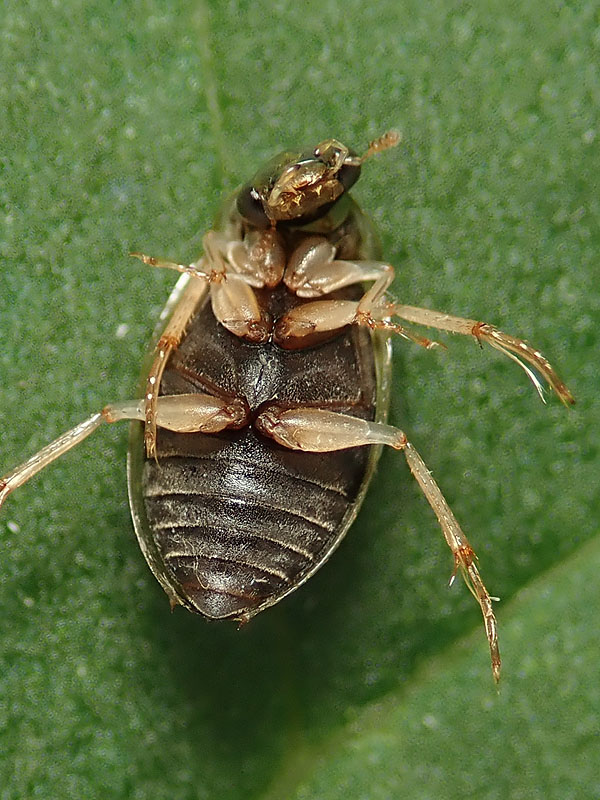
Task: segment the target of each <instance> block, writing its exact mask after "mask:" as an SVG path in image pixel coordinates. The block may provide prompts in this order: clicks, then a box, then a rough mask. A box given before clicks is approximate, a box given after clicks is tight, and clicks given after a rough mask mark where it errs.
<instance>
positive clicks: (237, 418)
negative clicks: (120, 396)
mask: <svg viewBox="0 0 600 800" xmlns="http://www.w3.org/2000/svg"><path fill="white" fill-rule="evenodd" d="M248 416H249V409H248V405H247V403H246V401H245V400H242V399H239V398H235V397H234V398H219V397H213V396H212V395H209V394H180V395H167V396H163V397H159V398H158V404H157V410H156V423H157V424H158V426H159V427H160V428H166V429H168V430H171V431H177V432H178V433H218V432H219V431H222V430H225V429H226V428H241V427H243V426H244V425H246V424H247V423H248ZM136 419H137V420H141V421H144V420H145V419H146V409H145V405H144V400H143V399H139V400H129V401H125V402H122V403H112V404H111V405H108V406H105V407H104V408H103V409H102V411H99V412H97V413H96V414H92V415H91V416H90V417H88V418H87V419H86V420H84V421H83V422H80V423H79V425H76V426H75V427H74V428H71V430H69V431H66V433H63V434H62V435H61V436H59V437H58V438H57V439H55V440H54V441H53V442H51V443H50V444H48V445H46V446H45V447H43V448H42V449H41V450H39V451H38V452H37V453H35V455H33V456H31V458H29V459H27V461H24V462H23V463H22V464H20V465H19V466H18V467H16V469H14V470H13V471H12V472H9V473H8V474H7V475H5V476H4V477H3V478H0V506H1V505H2V503H3V502H4V501H5V500H6V498H7V497H8V495H9V494H10V493H11V492H13V491H14V490H15V489H18V487H19V486H22V485H23V484H24V483H26V482H27V481H28V480H29V479H30V478H33V476H34V475H37V473H38V472H41V470H43V469H44V467H47V466H48V465H49V464H51V463H52V462H53V461H55V460H56V459H57V458H59V457H60V456H62V455H64V453H66V452H67V451H68V450H71V448H73V447H75V446H76V445H78V444H79V443H80V442H82V441H83V440H84V439H87V437H88V436H89V435H90V434H91V433H93V432H94V431H95V430H96V429H97V428H98V427H99V426H100V425H102V423H103V422H108V423H112V422H120V421H121V420H136Z"/></svg>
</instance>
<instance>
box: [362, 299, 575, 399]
mask: <svg viewBox="0 0 600 800" xmlns="http://www.w3.org/2000/svg"><path fill="white" fill-rule="evenodd" d="M375 314H376V316H379V317H381V316H385V317H386V318H387V317H390V316H395V317H400V319H403V320H407V321H408V322H414V323H417V324H418V325H427V326H429V327H432V328H437V329H438V330H442V331H450V332H451V333H462V334H465V335H467V336H474V337H475V339H477V341H478V342H480V343H481V342H487V343H488V344H489V345H491V346H492V347H494V348H496V350H500V351H501V352H502V353H504V354H505V355H507V356H508V357H509V358H512V359H513V360H514V361H516V362H517V363H518V364H519V366H521V367H522V368H523V369H524V370H525V372H526V373H527V375H528V376H529V378H530V379H531V381H532V382H533V384H534V386H535V387H536V389H537V391H538V393H539V395H540V397H541V398H542V400H543V399H544V398H543V395H542V391H541V385H540V382H539V380H538V379H537V376H536V375H535V374H534V373H533V372H532V371H531V370H530V369H529V367H528V366H527V365H526V364H524V363H523V361H526V362H527V363H528V364H530V365H531V366H532V367H533V368H534V369H535V370H537V371H538V372H539V373H540V375H542V377H543V378H544V379H545V380H546V381H547V383H548V385H549V386H550V387H551V388H552V390H553V391H554V392H555V394H556V395H557V397H558V398H559V399H560V400H561V401H562V402H563V403H564V404H565V405H566V406H569V405H572V404H573V403H574V402H575V400H574V398H573V395H572V394H571V392H570V391H569V389H568V388H567V387H566V385H565V384H564V383H563V381H562V380H561V379H560V378H559V376H558V374H557V373H556V371H555V369H554V368H553V367H552V365H551V364H550V362H549V361H548V359H547V358H545V356H543V355H542V353H540V351H539V350H536V349H535V348H534V347H531V345H529V344H527V342H524V341H523V340H522V339H518V338H517V337H516V336H512V335H510V334H508V333H504V332H503V331H500V330H498V328H496V327H494V326H493V325H490V324H488V323H487V322H478V321H477V320H474V319H463V318H462V317H455V316H452V315H451V314H444V313H441V312H440V311H430V310H429V309H426V308H416V307H415V306H405V305H401V304H399V303H394V304H391V305H388V306H380V307H379V309H377V310H376V311H375ZM384 327H385V323H384ZM521 359H523V361H522V360H521Z"/></svg>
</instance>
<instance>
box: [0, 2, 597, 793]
mask: <svg viewBox="0 0 600 800" xmlns="http://www.w3.org/2000/svg"><path fill="white" fill-rule="evenodd" d="M0 27H1V30H0V54H1V55H0V60H1V66H2V70H1V74H2V79H1V80H0V105H1V107H2V110H3V111H2V115H0V141H1V142H2V144H1V146H0V215H1V216H0V220H1V221H0V264H1V267H2V270H1V275H0V336H1V341H2V347H1V348H0V431H1V437H0V472H2V473H3V472H4V471H5V470H6V469H9V468H10V467H12V466H14V465H15V464H17V463H19V462H20V461H22V460H23V459H24V458H26V457H27V456H29V455H30V454H32V453H33V452H35V451H36V450H37V449H39V448H40V447H41V446H43V445H44V444H46V443H47V442H48V441H50V440H51V439H52V438H54V437H55V436H56V435H58V434H59V433H60V432H62V431H64V430H66V429H67V428H69V427H71V426H73V425H74V424H76V423H77V422H78V421H80V420H81V419H83V418H85V417H86V416H87V415H88V414H90V413H91V412H92V411H95V410H98V409H99V408H101V407H102V406H103V405H104V404H105V403H107V402H110V401H111V400H118V399H125V398H127V397H130V396H131V395H132V392H133V391H134V388H135V386H136V384H137V380H138V373H139V371H140V364H141V360H142V357H143V353H144V349H145V346H146V343H147V341H148V339H149V338H150V334H151V331H152V329H153V327H154V325H155V322H156V318H157V316H158V313H159V312H160V308H161V307H162V305H163V303H164V301H165V299H166V296H167V294H168V291H169V287H170V285H172V282H173V281H172V278H171V276H170V275H168V274H167V273H166V272H164V271H159V270H151V269H149V268H147V267H144V266H143V265H142V264H141V263H140V262H139V261H136V260H133V259H129V258H128V257H127V254H128V253H129V252H131V251H143V252H146V253H150V254H152V255H156V256H164V257H173V258H177V259H178V260H184V259H190V260H191V259H193V258H194V257H195V256H197V254H198V252H199V251H200V248H201V241H202V236H203V234H204V233H205V232H206V231H207V230H208V228H209V227H210V225H211V221H212V219H213V218H214V215H215V214H216V212H217V209H218V205H219V202H220V200H221V199H222V197H223V196H224V194H225V193H227V192H230V191H231V190H232V189H233V188H234V186H235V185H236V184H237V183H238V182H241V181H243V180H245V179H246V178H247V177H248V176H249V175H251V174H252V173H253V172H254V171H255V169H256V168H257V167H258V166H259V165H260V164H261V163H262V161H264V160H265V158H267V157H269V156H270V155H272V154H273V153H275V152H277V151H279V150H280V149H282V148H284V147H289V146H292V147H295V146H297V145H300V146H304V145H306V144H310V143H314V142H317V141H319V140H321V139H323V138H326V137H329V136H336V137H337V138H339V139H341V140H342V141H344V142H347V143H348V144H350V145H351V146H353V147H356V148H357V149H360V148H363V147H364V146H365V145H366V143H367V142H368V141H369V140H370V139H372V138H374V137H375V136H377V135H379V134H381V133H383V132H384V131H385V130H387V129H389V128H396V129H398V130H400V131H401V132H402V134H403V144H402V145H401V147H399V148H397V149H396V150H393V151H391V152H389V153H387V154H385V155H382V156H381V157H379V158H377V159H373V160H372V161H370V162H369V163H368V165H366V166H365V169H364V173H363V177H362V179H361V181H360V182H359V184H358V186H357V187H356V191H355V195H356V196H357V198H358V199H359V201H360V203H361V205H362V206H363V207H364V208H365V209H366V210H367V211H369V213H371V214H372V216H373V217H374V219H375V220H376V222H377V224H378V226H379V229H380V231H381V236H382V241H383V247H384V252H385V253H386V257H387V258H389V259H390V261H391V262H392V263H393V264H394V265H395V267H396V268H397V279H396V283H395V286H394V293H395V295H396V297H398V299H399V300H401V301H402V302H406V303H409V304H412V305H422V306H424V307H430V308H439V309H441V310H445V311H448V312H451V313H454V314H462V315H465V316H468V317H472V318H482V319H485V320H487V321H490V322H493V323H495V324H497V325H498V326H499V327H501V328H502V329H504V330H507V331H509V332H512V333H515V334H520V335H523V336H525V337H526V338H527V339H528V340H529V341H530V342H532V343H534V344H535V345H536V346H538V347H540V348H541V349H542V351H543V352H544V353H545V354H546V355H547V356H548V357H549V358H550V360H551V361H552V363H553V364H555V366H556V367H557V368H558V370H559V372H560V373H561V375H562V376H563V377H564V379H565V380H566V381H567V383H568V384H569V386H570V388H571V389H572V390H573V392H574V394H575V396H576V399H577V405H576V406H575V409H574V410H573V411H570V412H567V411H565V409H564V408H562V407H561V406H560V404H559V403H558V402H557V401H556V399H555V398H548V405H547V406H546V407H544V406H542V405H541V404H540V402H539V400H538V398H537V396H536V394H535V392H534V390H533V389H532V387H531V386H530V385H529V383H528V381H527V380H526V378H525V376H524V375H523V374H522V373H521V372H520V371H519V370H518V369H517V368H516V366H515V365H514V364H513V363H512V362H510V361H509V360H507V359H504V358H502V357H501V356H500V355H499V354H497V353H494V352H493V351H490V350H489V349H487V350H484V351H480V350H479V349H478V348H477V347H476V346H475V345H474V343H473V342H470V341H468V340H464V339H463V338H462V337H451V338H448V337H446V338H444V341H445V342H446V343H447V345H448V350H447V351H440V350H438V351H434V352H425V351H423V350H421V349H419V348H417V347H415V346H414V345H409V344H408V343H407V342H404V341H397V342H396V343H395V353H396V354H395V372H396V384H395V391H394V395H393V400H392V421H393V422H394V423H395V424H397V425H399V426H401V427H402V428H403V429H404V430H406V432H407V434H408V436H409V438H410V439H411V440H412V441H413V443H414V444H415V446H416V447H417V448H418V449H419V451H420V452H421V454H422V455H423V457H424V458H425V460H426V462H427V463H428V465H429V467H430V468H431V469H432V471H433V472H434V474H435V476H436V478H437V479H438V480H439V482H440V484H441V486H442V489H443V491H444V492H445V494H446V496H447V498H448V500H449V502H450V504H451V506H452V507H453V509H454V511H455V513H456V516H457V517H458V519H459V520H460V521H461V522H462V523H463V524H464V527H465V530H466V532H467V535H468V536H469V537H470V539H471V541H472V543H473V545H474V547H475V548H476V550H477V552H478V555H479V557H480V567H481V571H482V574H483V576H484V578H485V580H486V583H487V585H488V587H489V589H490V591H491V592H492V593H493V594H498V595H500V596H501V598H502V602H501V603H499V604H498V605H497V611H498V618H499V624H500V636H501V640H500V644H501V648H502V652H503V656H504V673H503V678H502V683H501V690H500V694H499V695H496V693H495V690H494V687H493V684H492V679H491V675H490V670H489V663H488V654H487V648H486V644H485V637H484V634H483V629H482V625H481V622H480V618H479V613H478V610H477V607H476V604H475V603H474V602H473V599H472V598H471V597H470V595H469V594H468V592H467V591H466V589H465V588H464V587H463V586H459V585H458V582H457V584H456V585H455V586H454V587H453V588H452V590H450V591H449V590H448V588H447V579H448V577H449V575H450V571H451V567H452V565H451V559H450V555H449V553H448V551H447V548H446V545H445V544H444V542H443V539H442V536H441V535H440V533H439V531H438V528H437V525H436V522H435V519H434V518H433V515H432V514H431V512H430V510H429V509H428V507H427V504H426V502H425V501H424V499H423V498H422V497H421V496H420V494H419V491H418V490H417V488H416V486H415V485H414V483H413V481H412V479H411V478H410V475H409V474H408V470H407V469H406V467H405V465H404V463H403V459H402V457H401V456H400V455H399V454H396V453H386V454H384V457H383V460H382V462H381V465H380V468H379V473H378V476H377V477H376V480H375V482H374V484H373V487H372V489H371V491H370V493H369V496H368V498H367V501H366V503H365V506H364V508H363V511H362V513H361V515H360V517H359V519H358V520H357V522H356V523H355V525H354V527H353V529H352V531H351V532H350V534H349V536H348V538H347V539H346V541H345V542H344V543H343V545H342V547H341V548H340V550H339V551H338V552H337V553H336V555H335V557H334V558H332V559H331V561H330V562H329V563H328V564H327V565H326V566H325V567H324V568H323V569H322V570H321V571H320V572H319V573H318V574H317V575H316V576H315V577H314V578H313V579H312V580H311V581H310V582H309V583H308V584H307V585H306V586H304V587H303V588H302V589H301V590H299V591H298V592H297V593H296V594H294V595H292V596H291V597H290V598H288V599H286V601H285V602H284V603H282V604H280V605H279V606H277V607H275V608H273V609H271V610H269V611H268V612H267V613H265V614H264V615H261V616H259V617H258V618H257V619H256V620H255V621H253V622H252V624H251V625H249V626H248V627H247V628H245V629H243V630H242V631H239V632H238V631H236V630H235V628H234V627H230V626H228V625H226V624H223V625H217V624H215V625H207V624H205V623H203V621H202V620H200V619H198V618H195V617H193V616H192V615H189V614H186V613H185V612H183V611H178V612H176V613H175V614H173V615H171V614H170V613H169V609H168V603H167V601H166V598H165V597H164V595H163V593H162V590H161V589H160V587H159V586H158V585H157V584H156V583H155V582H154V580H153V578H152V576H151V575H150V574H149V572H148V570H147V568H146V566H145V564H144V562H143V558H142V556H141V554H140V553H139V551H138V549H137V546H136V544H135V540H134V536H133V532H132V527H131V522H130V519H129V513H128V508H127V501H126V492H125V453H126V438H127V437H126V431H125V429H124V428H122V429H119V426H115V427H114V428H111V429H106V430H102V431H99V432H98V433H96V434H95V435H94V437H93V438H92V439H91V440H89V441H88V442H86V443H84V444H82V445H81V446H80V447H78V448H77V449H76V450H75V451H73V452H71V453H69V454H68V455H67V456H65V457H64V458H63V459H61V460H60V461H59V462H58V463H57V464H55V465H53V466H52V467H50V468H49V469H48V470H46V471H44V472H43V473H42V474H41V475H40V476H38V477H36V479H35V480H34V481H32V482H31V483H30V484H28V485H27V486H25V487H23V488H22V489H20V490H19V491H17V492H15V494H14V496H11V498H10V499H9V500H8V501H7V503H6V506H5V507H3V508H2V512H1V514H0V552H1V560H0V563H1V567H0V607H1V608H2V615H1V617H0V775H1V776H2V780H1V781H0V786H1V789H0V797H1V798H2V800H13V798H15V799H16V798H24V797H27V798H29V797H44V798H51V797H57V798H62V797H85V798H96V797H97V798H106V797H119V798H121V797H123V798H125V797H127V798H153V799H154V798H161V797H165V798H170V799H172V800H179V799H180V798H181V800H183V799H184V798H190V799H191V798H219V799H220V800H237V798H244V800H248V799H249V798H260V799H261V800H265V799H266V798H268V800H274V799H275V798H277V800H280V799H281V798H285V800H288V798H311V800H312V798H319V800H329V799H330V798H337V797H340V796H342V793H344V796H345V797H347V798H352V800H354V798H358V799H360V800H362V798H369V800H372V799H374V800H378V799H379V798H396V797H407V798H413V797H414V798H426V797H427V798H430V797H431V798H436V800H437V798H452V797H455V796H461V797H469V796H473V797H475V796H476V797H478V798H506V797H511V798H527V799H528V800H529V799H530V798H537V797H539V798H554V797H556V798H561V800H564V798H570V797H573V798H579V797H595V796H598V795H599V794H600V787H599V786H598V781H597V777H596V775H595V772H597V770H594V768H593V767H594V764H595V762H597V760H598V759H597V757H596V758H595V759H594V754H595V753H597V751H598V724H597V719H596V717H597V715H596V713H595V710H596V709H597V708H598V688H597V687H598V685H599V681H598V678H599V675H598V671H599V670H598V665H597V657H596V654H597V642H598V630H599V628H600V625H599V624H598V613H597V611H598V609H597V606H598V592H597V589H596V585H595V584H596V581H595V577H596V573H597V562H598V536H597V532H598V522H597V519H598V510H599V509H598V500H597V485H598V450H599V436H598V419H599V418H600V409H599V408H598V403H599V401H598V395H599V392H598V378H597V373H598V368H597V353H598V347H599V342H598V326H599V317H600V303H599V302H598V278H599V275H600V273H599V271H598V252H599V250H600V241H599V240H600V235H599V230H598V218H599V211H600V208H599V201H598V193H597V176H598V174H600V164H599V157H598V139H599V136H600V131H599V129H598V111H597V110H598V107H599V100H600V77H599V73H598V70H597V68H596V64H597V63H598V47H599V43H600V36H599V31H600V19H599V16H598V11H597V6H596V4H594V3H591V2H590V3H578V4H572V5H571V6H569V5H567V4H555V5H553V4H548V3H545V2H542V0H537V2H532V3H528V4H522V5H519V6H514V5H507V4H505V3H500V2H497V0H489V2H487V3H482V4H465V3H448V2H447V1H445V2H442V1H441V0H433V2H430V3H426V4H425V3H416V2H412V1H411V0H408V1H407V2H403V3H401V4H400V3H398V2H397V0H393V1H392V0H379V2H377V3H376V4H365V3H359V2H357V0H345V2H344V3H341V2H334V1H333V0H330V1H329V2H320V3H316V2H312V0H309V2H306V3H293V4H292V3H274V2H272V0H271V2H267V1H266V0H254V2H253V3H245V2H241V0H237V1H235V2H230V3H220V4H217V3H209V2H197V0H194V2H191V0H179V1H178V2H177V3H175V2H172V1H171V2H162V3H159V2H156V0H154V1H153V0H146V1H145V2H143V3H139V4H134V3H131V4H124V3H108V2H107V1H106V0H95V2H94V1H93V2H85V3H84V2H77V1H76V0H63V2H61V3H60V4H53V3H47V2H46V3H42V2H30V3H27V4H23V3H19V2H16V0H9V1H8V2H7V3H5V4H4V6H3V19H2V26H0ZM439 338H440V339H442V338H443V335H440V337H439ZM513 598H514V599H513Z"/></svg>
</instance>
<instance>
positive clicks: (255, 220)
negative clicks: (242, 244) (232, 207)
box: [237, 184, 270, 228]
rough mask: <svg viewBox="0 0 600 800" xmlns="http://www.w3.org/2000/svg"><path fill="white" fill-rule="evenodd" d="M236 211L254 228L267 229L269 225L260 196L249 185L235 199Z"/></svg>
mask: <svg viewBox="0 0 600 800" xmlns="http://www.w3.org/2000/svg"><path fill="white" fill-rule="evenodd" d="M237 210H238V211H239V213H240V214H241V215H242V217H243V218H244V219H245V220H246V222H248V223H249V224H250V225H252V226H253V227H254V228H268V227H269V225H270V221H269V218H268V217H267V215H266V214H265V210H264V208H263V204H262V201H261V199H260V195H259V194H258V192H257V191H256V189H255V188H254V187H253V186H252V185H250V184H249V185H247V186H244V187H243V188H242V189H241V190H240V193H239V194H238V198H237Z"/></svg>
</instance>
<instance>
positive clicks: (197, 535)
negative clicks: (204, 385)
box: [143, 429, 368, 618]
mask: <svg viewBox="0 0 600 800" xmlns="http://www.w3.org/2000/svg"><path fill="white" fill-rule="evenodd" d="M168 436H169V437H171V438H172V440H173V442H174V443H175V441H176V438H177V437H176V435H173V434H169V435H168ZM191 440H192V441H191V442H190V436H189V434H188V435H187V443H188V444H190V443H192V444H193V445H194V446H193V447H186V450H187V451H188V454H187V455H182V456H179V455H178V456H177V457H175V456H173V455H170V456H169V455H167V454H168V452H169V446H168V441H167V443H165V440H164V439H163V447H162V448H161V449H162V454H161V455H159V464H158V466H157V464H156V463H155V462H153V461H147V462H146V464H145V467H144V490H143V491H144V496H145V500H146V511H147V515H148V522H149V526H150V530H151V532H152V536H153V538H154V541H155V543H156V545H157V547H158V550H159V553H160V555H161V556H162V559H163V560H164V564H165V566H166V568H167V570H168V571H169V572H170V573H171V575H172V576H173V578H174V581H175V583H176V584H178V585H179V586H180V587H181V592H182V593H183V594H184V595H185V597H186V598H187V599H188V600H189V602H190V603H191V605H192V606H193V607H194V608H195V610H197V611H198V612H199V613H201V614H204V615H205V616H207V617H211V618H224V617H246V616H251V615H252V613H253V612H254V611H255V610H258V608H259V607H262V606H264V605H269V604H271V603H272V602H276V601H277V600H278V599H280V598H281V596H283V595H284V594H287V592H289V591H291V590H292V589H293V588H295V587H296V586H297V585H298V584H299V583H300V582H301V581H302V579H303V578H304V577H305V576H306V575H307V574H310V573H312V572H313V571H314V570H315V569H316V568H317V567H318V565H319V564H320V563H322V562H323V561H324V560H325V559H326V558H327V556H328V555H329V553H330V552H331V551H332V549H333V548H334V547H335V545H336V544H337V542H338V540H339V538H341V534H342V531H341V530H340V528H341V525H342V522H343V520H344V518H345V516H346V515H347V514H348V513H349V512H350V509H351V507H352V505H353V503H354V500H355V498H356V495H357V493H358V491H359V490H360V486H361V483H362V477H363V475H364V469H365V464H366V459H367V458H368V451H367V448H362V449H361V448H357V449H353V450H346V451H343V452H337V453H326V454H316V453H302V454H299V453H295V452H293V451H286V450H284V449H283V448H279V447H278V446H277V445H274V444H272V443H270V442H268V441H263V440H261V439H260V438H259V437H258V436H256V434H255V433H254V431H253V430H252V429H246V430H243V431H239V432H237V433H235V434H228V435H224V436H221V437H206V436H203V435H201V434H200V435H198V436H197V437H196V436H193V437H191ZM190 450H195V452H194V453H193V455H192V454H191V453H190ZM171 452H173V451H171ZM352 462H354V463H352ZM349 466H350V467H351V468H350V469H349Z"/></svg>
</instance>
